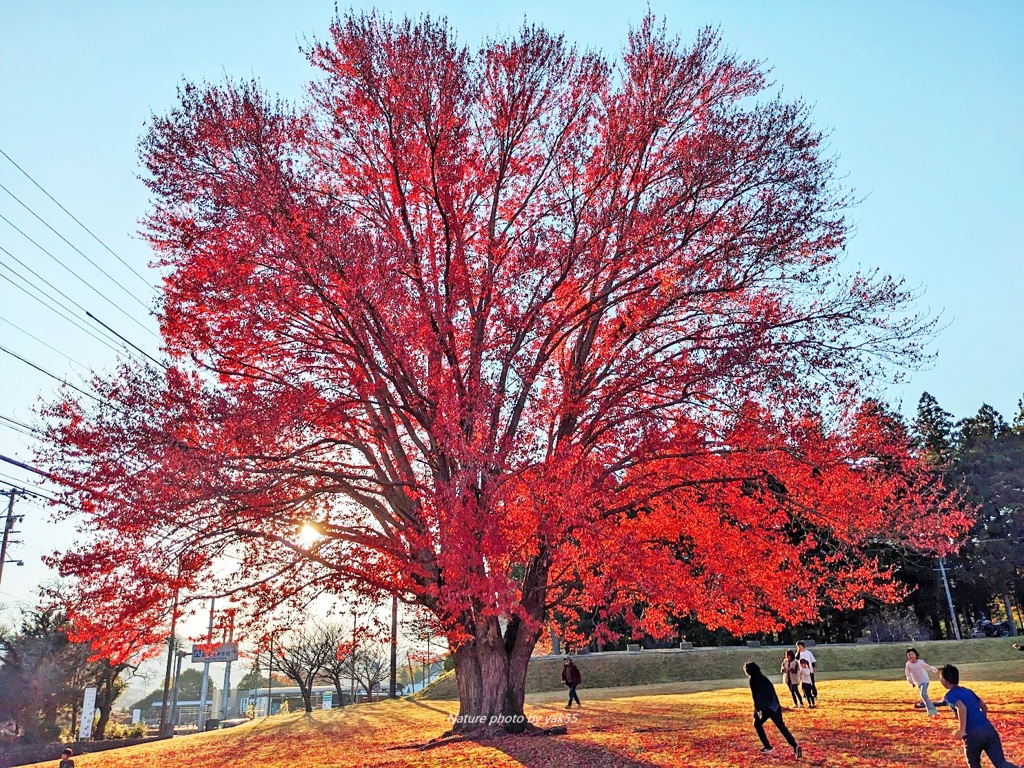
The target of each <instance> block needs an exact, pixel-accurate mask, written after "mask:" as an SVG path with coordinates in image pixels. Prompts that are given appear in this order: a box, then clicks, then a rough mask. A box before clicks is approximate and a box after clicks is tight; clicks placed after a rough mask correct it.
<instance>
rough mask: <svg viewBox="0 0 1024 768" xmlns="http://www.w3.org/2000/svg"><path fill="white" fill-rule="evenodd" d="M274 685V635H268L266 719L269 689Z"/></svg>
mask: <svg viewBox="0 0 1024 768" xmlns="http://www.w3.org/2000/svg"><path fill="white" fill-rule="evenodd" d="M273 685H274V633H273V632H271V633H270V647H269V648H268V649H267V717H270V689H271V688H272V687H273Z"/></svg>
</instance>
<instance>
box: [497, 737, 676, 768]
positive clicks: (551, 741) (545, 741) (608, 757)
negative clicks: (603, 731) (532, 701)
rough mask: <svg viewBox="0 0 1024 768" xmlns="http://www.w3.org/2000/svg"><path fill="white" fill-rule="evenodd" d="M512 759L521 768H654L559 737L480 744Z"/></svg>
mask: <svg viewBox="0 0 1024 768" xmlns="http://www.w3.org/2000/svg"><path fill="white" fill-rule="evenodd" d="M480 744H481V745H482V746H487V747H491V748H492V749H495V750H497V751H499V752H503V753H504V754H506V755H508V756H509V757H511V758H512V759H513V760H515V761H516V762H518V763H519V764H520V765H522V766H523V767H524V768H550V766H556V765H557V766H593V768H656V766H655V764H654V763H649V762H647V761H646V760H638V759H636V758H633V757H629V756H628V755H625V754H623V753H621V752H617V751H615V750H612V749H607V748H605V747H600V746H597V745H596V744H585V743H581V742H579V741H573V740H570V739H566V738H564V737H560V736H506V737H505V738H501V739H494V740H488V741H481V742H480Z"/></svg>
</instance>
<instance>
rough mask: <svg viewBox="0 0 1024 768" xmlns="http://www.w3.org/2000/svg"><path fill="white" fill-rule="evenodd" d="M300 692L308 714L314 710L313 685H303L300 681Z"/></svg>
mask: <svg viewBox="0 0 1024 768" xmlns="http://www.w3.org/2000/svg"><path fill="white" fill-rule="evenodd" d="M299 693H301V694H302V703H303V704H304V705H305V707H306V714H307V715H308V714H311V713H312V712H313V687H312V685H303V684H302V683H299Z"/></svg>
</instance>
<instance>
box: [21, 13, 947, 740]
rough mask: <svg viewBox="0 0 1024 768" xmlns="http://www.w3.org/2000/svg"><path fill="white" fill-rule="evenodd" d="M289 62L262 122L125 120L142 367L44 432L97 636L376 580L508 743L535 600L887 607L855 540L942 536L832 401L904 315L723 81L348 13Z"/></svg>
mask: <svg viewBox="0 0 1024 768" xmlns="http://www.w3.org/2000/svg"><path fill="white" fill-rule="evenodd" d="M308 57H309V60H310V62H311V63H312V64H313V65H314V66H315V67H317V68H318V69H319V71H320V76H319V78H318V79H316V80H315V81H314V82H313V83H312V85H311V86H310V89H309V93H308V98H306V99H305V101H303V102H302V103H301V104H300V105H298V106H290V105H288V104H285V103H282V102H280V101H277V100H274V99H271V98H268V97H267V96H266V95H265V94H264V93H263V92H262V91H261V90H260V88H259V87H258V86H257V85H255V84H249V83H243V84H236V83H228V84H225V85H219V86H209V85H203V86H199V85H187V86H185V87H184V88H183V90H182V92H181V99H180V106H179V107H177V108H176V109H175V110H173V111H172V112H171V113H170V114H168V115H166V116H164V117H158V118H156V119H154V120H153V122H152V125H151V127H150V129H149V131H148V134H147V135H146V137H145V138H144V140H143V142H142V145H141V150H142V155H143V158H144V161H145V164H146V167H147V168H148V171H149V175H148V182H147V183H148V185H149V188H150V190H151V192H152V196H153V203H152V212H151V214H150V216H149V217H148V219H147V221H146V232H147V233H148V237H149V240H150V242H151V243H152V245H153V247H154V248H155V249H156V252H157V253H158V254H159V258H160V263H161V264H162V266H163V267H164V268H165V269H166V280H165V288H164V294H163V305H162V312H161V328H162V333H163V337H164V340H165V343H166V349H167V352H168V353H169V355H170V356H171V359H172V361H173V365H172V366H171V367H170V368H169V369H167V370H161V369H152V368H141V367H138V366H131V365H126V366H125V367H124V368H123V369H122V370H120V371H119V372H118V374H117V375H116V376H113V377H108V378H105V379H99V380H97V381H96V383H95V386H96V387H97V389H98V390H99V392H100V393H101V395H102V400H103V402H102V404H99V405H97V404H96V403H94V402H91V401H88V402H87V401H76V400H74V399H70V398H69V399H68V400H66V401H64V402H62V403H58V404H56V405H54V406H53V407H51V408H50V409H49V413H50V417H51V425H52V426H51V442H50V444H49V448H48V449H47V450H46V452H45V454H44V456H43V457H41V458H42V459H43V460H44V461H46V462H47V465H48V467H49V469H50V471H52V473H53V474H54V476H55V477H57V478H59V479H60V480H61V482H63V483H64V484H65V488H66V497H67V498H66V500H67V501H69V502H71V503H74V504H77V505H78V506H80V507H81V508H82V509H83V510H84V512H85V514H86V516H87V517H86V519H87V524H86V525H85V526H84V527H83V536H82V540H81V542H80V546H79V547H78V548H77V549H76V550H75V551H74V552H71V553H67V554H66V555H65V556H64V557H63V558H62V560H61V563H62V568H63V570H64V573H65V574H69V575H77V576H81V577H83V578H82V580H81V582H80V589H81V590H82V597H83V598H85V604H89V605H91V613H92V621H91V624H90V625H91V626H94V627H97V628H99V629H101V630H102V631H101V632H100V634H102V635H103V636H104V638H105V639H106V642H107V643H108V644H115V645H116V643H117V640H118V637H121V636H123V632H122V629H123V628H124V627H125V626H129V625H130V626H143V627H146V628H149V629H150V630H157V629H158V628H159V627H161V626H162V622H163V621H164V620H165V616H166V610H167V606H168V605H169V603H170V599H169V596H170V592H171V590H172V589H174V588H179V587H180V588H184V589H185V590H186V591H187V590H192V591H193V592H195V593H211V592H221V591H228V590H233V591H234V594H235V596H236V598H237V602H238V604H239V606H240V610H241V611H243V612H248V615H250V616H256V615H260V614H261V613H263V612H265V611H266V610H268V609H269V608H270V607H271V606H272V605H274V604H276V603H278V602H281V601H287V600H295V601H302V600H306V599H309V598H310V597H311V596H313V595H316V594H323V593H337V594H342V593H343V592H345V591H355V592H356V593H359V594H363V595H367V596H371V597H372V596H379V595H382V594H383V595H386V594H390V593H398V594H399V595H400V597H401V598H402V599H403V600H406V601H408V602H414V603H417V604H419V605H420V606H423V607H425V608H426V609H428V610H429V611H430V612H431V613H432V614H433V615H434V616H435V617H436V621H437V623H438V625H439V626H440V627H441V628H442V630H443V631H444V632H445V633H446V634H447V635H448V638H449V641H450V644H451V647H452V648H454V649H455V650H454V661H455V669H456V673H457V680H458V688H459V695H460V700H461V713H462V714H463V715H467V716H472V717H473V718H474V722H478V721H479V718H481V717H482V718H484V719H487V718H490V717H493V716H498V715H501V716H505V718H506V719H507V718H509V716H512V718H513V719H515V717H514V716H516V715H521V713H522V707H523V694H524V680H525V673H526V667H527V663H528V660H529V657H530V654H531V651H532V650H533V648H534V645H535V643H536V641H537V639H538V636H539V634H540V632H541V628H542V625H543V622H544V621H545V619H546V617H547V616H548V615H549V613H550V611H552V609H554V608H556V607H562V608H579V609H585V610H586V611H587V612H588V613H590V614H591V615H596V616H598V617H599V619H601V620H603V619H615V618H619V617H622V616H625V617H626V618H627V621H628V622H629V623H630V624H631V626H632V628H633V631H634V632H635V633H638V634H639V633H651V634H664V633H665V632H666V631H667V628H666V619H667V617H668V616H670V615H694V616H696V617H697V618H699V619H700V620H701V621H703V622H705V623H707V624H708V625H711V626H722V627H726V628H728V629H730V630H733V631H737V632H751V631H758V630H774V629H776V628H779V627H781V626H783V625H785V624H788V623H792V622H799V621H811V620H813V619H814V618H815V617H816V616H818V615H819V611H820V610H821V609H822V608H823V607H825V606H837V605H838V606H849V605H856V604H858V603H859V602H860V601H862V600H863V599H864V598H865V597H866V596H868V595H875V596H880V597H883V598H887V597H894V596H895V592H894V590H893V588H892V585H891V581H890V580H889V579H888V578H887V574H886V573H884V572H883V571H881V570H880V568H879V566H878V565H877V564H876V563H875V562H874V561H873V560H872V559H871V558H870V557H869V556H867V555H866V554H864V551H865V549H864V545H865V544H869V543H875V542H878V541H886V542H898V543H902V544H906V545H907V546H912V547H916V548H921V549H929V548H930V549H936V550H938V549H941V548H942V547H944V546H947V545H948V543H949V541H950V539H951V538H952V537H955V536H956V535H957V533H958V532H959V531H960V530H962V528H963V525H964V519H963V515H962V514H960V513H958V512H956V511H955V510H954V509H952V506H951V505H950V503H949V502H948V500H943V498H942V497H941V493H940V491H939V490H938V489H935V488H934V487H933V486H932V485H931V484H930V483H929V480H928V477H927V476H926V475H924V474H923V473H922V472H921V470H920V468H919V466H918V464H917V462H916V460H915V459H914V457H913V456H912V455H911V453H910V452H909V450H908V448H907V439H906V437H907V436H906V434H905V431H904V430H903V428H902V427H901V425H900V424H899V423H898V421H897V420H894V419H892V418H891V417H886V416H885V414H884V412H883V411H882V410H881V409H879V408H878V407H876V406H874V405H873V404H872V403H871V402H870V401H868V400H866V399H865V395H864V393H867V392H870V391H871V387H872V385H873V383H874V382H876V381H877V377H878V376H879V375H880V374H882V373H884V372H885V371H886V370H889V369H890V368H891V366H892V364H893V363H897V364H900V365H914V364H916V363H917V362H919V361H920V359H921V355H922V352H921V343H922V341H923V340H925V338H926V337H927V335H928V333H929V331H930V329H931V325H930V323H929V321H928V320H927V319H922V318H918V317H915V316H913V315H912V314H910V313H908V311H907V308H908V306H909V305H910V303H911V302H912V300H913V298H914V297H913V295H912V294H911V292H909V291H908V290H906V289H905V288H904V287H903V286H902V284H901V283H900V281H898V280H894V279H891V278H889V277H888V276H886V275H885V274H882V273H879V272H877V271H869V272H868V273H866V274H865V273H860V272H854V271H853V270H849V269H846V268H845V267H844V266H843V264H842V258H841V257H842V254H843V247H844V238H845V235H846V231H847V222H846V219H845V212H846V210H847V209H848V207H849V205H850V202H851V201H850V198H849V196H848V194H847V193H845V192H843V191H842V190H841V189H840V188H839V187H838V185H837V182H836V179H835V170H834V163H833V161H832V160H831V159H830V158H829V157H828V156H827V155H826V152H825V149H824V147H823V140H822V135H821V134H820V132H819V131H817V130H816V129H815V128H814V127H813V126H812V125H811V123H810V119H809V110H808V108H807V107H806V106H804V105H803V104H800V103H792V102H787V101H785V100H783V99H781V98H780V97H778V96H775V95H773V94H772V93H771V92H770V91H769V90H768V88H769V86H768V84H767V82H766V79H765V75H764V73H763V71H762V69H761V68H760V67H759V65H758V64H756V63H749V62H744V61H741V60H739V59H737V58H736V57H735V56H734V55H732V54H730V53H728V52H727V51H725V50H724V49H723V48H722V47H721V44H720V41H719V39H718V37H717V36H716V35H715V34H713V33H711V32H708V31H704V32H701V33H700V34H699V35H698V36H697V38H696V40H695V41H694V42H693V43H692V44H689V45H685V44H683V43H682V42H680V41H679V40H677V39H675V38H673V37H671V36H670V35H668V34H667V33H666V32H665V30H664V28H663V27H659V26H658V25H657V24H656V23H655V22H654V21H653V20H652V19H650V18H648V19H645V20H644V22H643V23H642V24H641V25H640V26H639V27H638V28H636V29H635V30H633V31H632V32H631V33H630V34H629V37H628V42H627V45H626V47H625V51H624V53H623V55H622V57H621V59H620V60H618V61H616V62H615V63H611V62H610V61H608V60H606V59H605V58H604V57H602V56H601V55H599V54H597V53H593V52H587V53H581V52H578V51H577V50H575V49H573V48H571V47H570V46H568V45H567V44H566V43H565V42H564V41H563V40H562V38H560V37H558V36H554V35H551V34H550V33H548V32H546V31H544V30H543V29H539V28H536V27H533V26H529V25H527V26H525V27H524V28H523V29H522V30H521V31H520V32H519V33H518V34H516V35H515V36H513V37H510V38H508V39H502V40H494V41H489V42H487V43H485V44H484V45H483V47H482V48H481V49H480V50H479V51H478V52H476V53H473V52H471V51H470V50H469V49H467V48H465V47H462V46H461V45H459V44H458V43H457V42H456V41H455V39H454V37H453V34H452V32H451V30H450V29H449V28H448V27H447V25H446V24H444V23H439V22H435V21H432V20H429V19H422V20H419V21H403V22H392V21H388V20H384V19H382V18H380V17H378V16H375V15H369V16H365V15H352V16H348V17H344V18H342V19H339V20H338V21H336V22H335V24H334V25H333V26H332V27H331V33H330V37H329V39H328V40H326V41H324V42H321V43H317V44H315V45H313V46H312V47H311V48H310V49H309V51H308ZM303 526H312V527H314V528H315V529H316V530H317V531H318V532H319V534H320V536H319V538H317V539H316V540H315V542H313V543H308V542H307V543H303V542H304V539H302V538H301V537H299V536H298V532H299V530H300V528H302V527H303ZM104 628H105V629H104ZM458 727H469V726H467V725H465V724H463V726H457V728H458ZM514 727H516V728H521V727H522V725H521V724H519V725H516V726H514Z"/></svg>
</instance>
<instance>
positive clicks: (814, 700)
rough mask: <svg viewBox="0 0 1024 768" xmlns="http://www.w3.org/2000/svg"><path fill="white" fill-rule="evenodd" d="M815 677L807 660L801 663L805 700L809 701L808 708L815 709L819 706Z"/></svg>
mask: <svg viewBox="0 0 1024 768" xmlns="http://www.w3.org/2000/svg"><path fill="white" fill-rule="evenodd" d="M813 681H814V675H812V674H811V665H810V664H808V663H807V659H803V660H802V661H801V662H800V685H801V687H802V688H803V689H804V698H805V699H807V708H808V709H814V708H815V707H817V706H818V697H817V695H816V694H815V693H814V682H813Z"/></svg>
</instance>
